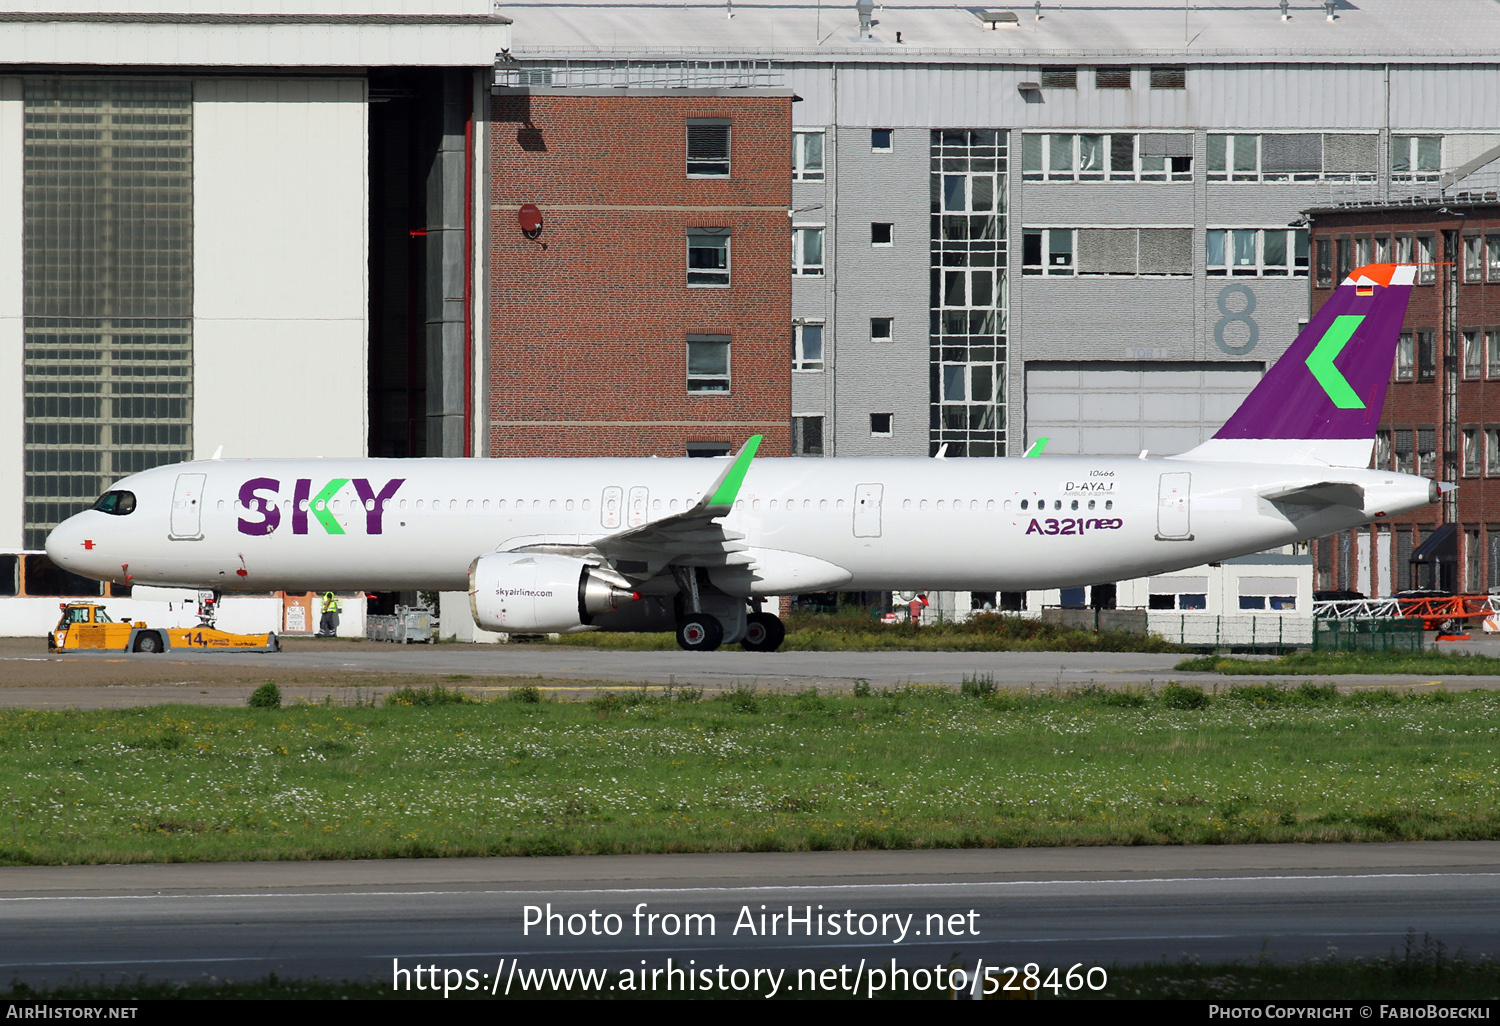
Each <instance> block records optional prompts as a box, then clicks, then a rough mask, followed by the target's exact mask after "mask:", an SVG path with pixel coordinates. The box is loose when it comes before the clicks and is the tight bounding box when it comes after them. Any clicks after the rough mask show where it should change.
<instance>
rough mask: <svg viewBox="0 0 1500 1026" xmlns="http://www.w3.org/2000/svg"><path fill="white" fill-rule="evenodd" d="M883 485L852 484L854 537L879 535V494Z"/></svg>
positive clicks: (877, 536) (875, 536) (874, 536)
mask: <svg viewBox="0 0 1500 1026" xmlns="http://www.w3.org/2000/svg"><path fill="white" fill-rule="evenodd" d="M884 491H885V485H878V484H862V485H855V486H854V537H856V538H879V537H880V496H881V493H882V492H884Z"/></svg>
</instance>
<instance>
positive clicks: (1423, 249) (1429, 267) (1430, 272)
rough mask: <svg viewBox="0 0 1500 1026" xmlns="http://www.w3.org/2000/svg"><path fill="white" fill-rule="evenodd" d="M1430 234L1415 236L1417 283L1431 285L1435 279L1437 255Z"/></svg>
mask: <svg viewBox="0 0 1500 1026" xmlns="http://www.w3.org/2000/svg"><path fill="white" fill-rule="evenodd" d="M1435 252H1436V250H1435V249H1434V246H1433V238H1432V236H1431V235H1418V236H1417V284H1418V285H1431V284H1432V283H1433V282H1435V281H1437V257H1436V256H1435V255H1434V254H1435Z"/></svg>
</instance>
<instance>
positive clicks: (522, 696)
mask: <svg viewBox="0 0 1500 1026" xmlns="http://www.w3.org/2000/svg"><path fill="white" fill-rule="evenodd" d="M505 697H506V698H507V699H509V700H510V701H512V702H523V703H526V704H527V705H536V704H537V703H538V702H540V701H541V700H542V689H541V688H539V687H537V686H536V685H535V684H523V685H521V686H520V687H518V688H511V689H510V690H509V691H507V692H506V693H505Z"/></svg>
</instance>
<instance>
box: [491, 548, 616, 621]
mask: <svg viewBox="0 0 1500 1026" xmlns="http://www.w3.org/2000/svg"><path fill="white" fill-rule="evenodd" d="M628 584H629V582H628V581H626V580H625V579H624V578H623V577H619V575H617V574H615V573H614V572H613V571H611V570H609V569H607V568H603V567H597V566H593V565H592V564H589V563H585V562H584V561H583V560H581V559H574V558H572V557H571V556H557V555H550V554H547V553H540V552H538V553H532V552H491V553H489V554H488V555H484V556H480V557H479V558H478V559H476V560H474V562H473V563H471V564H469V608H470V609H471V610H472V611H473V613H474V622H475V623H476V624H478V625H479V626H480V627H482V628H484V629H485V630H487V631H506V632H509V633H514V634H550V633H554V632H555V633H558V634H564V633H567V632H569V631H577V630H581V629H583V628H585V627H588V626H590V625H591V624H592V623H593V622H594V616H595V614H598V613H609V612H613V611H614V610H615V609H616V608H618V606H619V604H620V603H621V602H630V601H633V600H635V599H638V598H640V595H638V594H636V593H635V592H634V591H632V590H631V589H630V588H629V587H628Z"/></svg>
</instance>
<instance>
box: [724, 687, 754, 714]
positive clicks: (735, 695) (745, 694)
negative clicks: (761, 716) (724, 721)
mask: <svg viewBox="0 0 1500 1026" xmlns="http://www.w3.org/2000/svg"><path fill="white" fill-rule="evenodd" d="M714 701H716V702H723V703H724V704H725V705H727V706H729V707H730V708H731V709H734V710H735V711H736V712H743V713H753V712H758V711H759V710H760V703H759V702H757V701H756V700H755V688H753V687H748V686H746V685H744V684H739V685H736V686H735V688H734V690H732V691H721V692H719V697H718V698H716V699H714Z"/></svg>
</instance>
